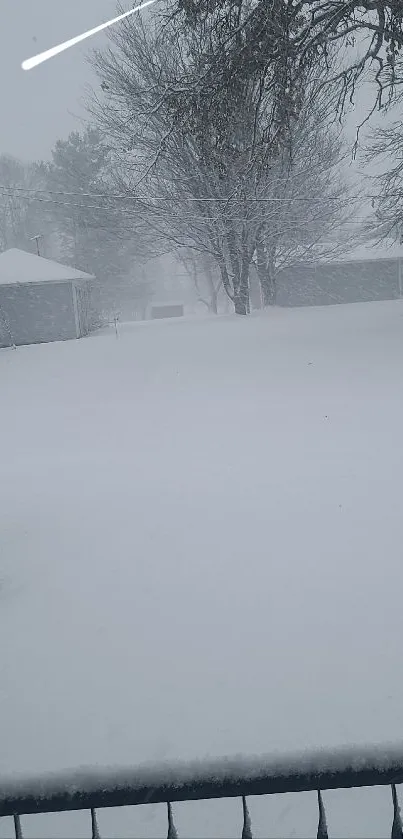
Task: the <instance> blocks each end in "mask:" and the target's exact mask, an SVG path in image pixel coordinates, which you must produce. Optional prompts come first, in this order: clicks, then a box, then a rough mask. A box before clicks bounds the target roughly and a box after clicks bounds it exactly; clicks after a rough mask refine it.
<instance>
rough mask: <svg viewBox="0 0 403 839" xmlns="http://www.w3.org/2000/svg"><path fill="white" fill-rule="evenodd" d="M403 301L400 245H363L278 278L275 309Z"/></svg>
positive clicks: (402, 247) (286, 271)
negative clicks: (280, 307)
mask: <svg viewBox="0 0 403 839" xmlns="http://www.w3.org/2000/svg"><path fill="white" fill-rule="evenodd" d="M399 297H403V245H399V244H396V243H392V242H384V243H383V244H370V243H369V244H363V245H360V246H359V247H357V248H355V249H354V250H351V251H350V252H346V253H345V254H343V255H342V256H340V255H338V256H337V257H334V258H332V257H328V258H326V259H325V258H323V259H318V260H317V261H312V262H310V263H304V262H300V263H298V264H296V265H294V266H292V267H288V268H284V269H282V270H280V271H279V272H278V275H277V305H278V306H325V305H328V304H332V303H333V304H334V303H361V302H362V303H364V302H371V301H373V300H395V299H398V298H399Z"/></svg>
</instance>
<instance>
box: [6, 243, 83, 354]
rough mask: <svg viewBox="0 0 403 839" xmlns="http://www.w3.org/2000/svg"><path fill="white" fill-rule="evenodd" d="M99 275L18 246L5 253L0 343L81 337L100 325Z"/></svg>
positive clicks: (42, 341) (8, 343)
mask: <svg viewBox="0 0 403 839" xmlns="http://www.w3.org/2000/svg"><path fill="white" fill-rule="evenodd" d="M94 279H95V278H94V277H93V276H92V275H91V274H86V273H85V272H84V271H77V270H76V269H75V268H70V267H68V266H66V265H61V264H60V263H59V262H54V261H53V260H50V259H44V258H43V257H41V256H36V255H35V254H32V253H27V252H26V251H22V250H19V249H18V248H12V249H10V250H7V251H4V252H3V253H1V254H0V346H2V347H4V346H9V345H10V344H15V345H19V344H38V343H45V342H48V341H66V340H68V339H71V338H81V337H82V336H83V335H87V334H88V332H90V331H91V329H92V328H93V327H94V324H95V321H96V318H95V313H94V304H93V300H92V293H91V292H92V285H93V281H94Z"/></svg>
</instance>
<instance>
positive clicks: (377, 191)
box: [364, 119, 403, 243]
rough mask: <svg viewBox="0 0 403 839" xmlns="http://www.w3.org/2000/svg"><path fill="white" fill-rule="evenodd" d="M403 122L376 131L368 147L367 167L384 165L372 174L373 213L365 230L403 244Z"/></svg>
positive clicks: (370, 178)
mask: <svg viewBox="0 0 403 839" xmlns="http://www.w3.org/2000/svg"><path fill="white" fill-rule="evenodd" d="M402 150H403V125H402V121H401V119H397V120H395V121H394V122H393V123H391V124H390V125H388V126H387V127H386V128H378V129H376V130H374V131H373V132H372V135H371V136H370V139H369V142H368V146H367V148H366V150H365V155H364V160H365V162H366V163H367V168H368V169H369V170H370V169H371V164H374V163H375V164H377V165H380V166H381V167H382V170H381V172H380V174H378V175H373V176H368V175H367V178H368V181H369V182H370V183H371V192H372V194H373V196H374V198H373V199H372V211H373V212H372V215H371V216H370V217H369V219H368V222H367V223H366V225H365V227H364V233H365V234H366V235H367V237H368V236H370V237H371V238H372V239H373V238H376V239H378V241H379V240H381V239H392V240H395V241H396V240H397V241H399V242H401V243H403V156H402Z"/></svg>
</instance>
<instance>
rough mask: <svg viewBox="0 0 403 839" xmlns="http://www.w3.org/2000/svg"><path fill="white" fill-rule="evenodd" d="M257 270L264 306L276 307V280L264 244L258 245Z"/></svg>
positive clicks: (258, 243) (259, 243)
mask: <svg viewBox="0 0 403 839" xmlns="http://www.w3.org/2000/svg"><path fill="white" fill-rule="evenodd" d="M256 268H257V273H258V277H259V283H260V289H261V292H262V302H263V306H264V307H266V306H275V305H276V297H277V287H276V278H275V275H274V270H273V266H272V265H271V264H270V260H269V258H268V255H267V252H266V248H265V246H264V244H263V242H261V241H259V242H257V244H256Z"/></svg>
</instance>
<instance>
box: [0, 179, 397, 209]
mask: <svg viewBox="0 0 403 839" xmlns="http://www.w3.org/2000/svg"><path fill="white" fill-rule="evenodd" d="M0 189H2V190H7V191H8V192H16V193H20V192H24V193H28V196H21V198H27V199H28V198H29V195H31V194H32V195H33V194H34V193H35V194H39V195H58V196H67V197H69V198H97V199H104V200H105V201H108V200H114V201H115V200H116V201H151V200H152V201H175V202H177V201H178V199H176V198H175V197H174V196H166V195H153V196H147V197H144V196H137V195H120V194H115V193H110V194H108V195H105V194H103V193H101V192H65V191H62V190H60V191H55V190H51V189H28V188H26V187H17V186H7V185H6V184H0ZM402 196H403V192H395V193H389V194H388V198H401V197H402ZM38 200H40V199H38ZM181 200H182V201H194V202H198V203H199V202H200V203H201V202H219V201H221V202H227V201H229V200H232V201H238V202H241V203H242V202H243V201H244V200H247V201H255V202H257V203H259V202H274V203H276V202H278V201H288V202H292V201H308V202H309V201H312V202H319V203H320V202H326V201H340V200H341V199H340V198H339V197H338V196H328V197H324V198H313V197H312V196H295V197H290V198H286V197H278V198H274V197H258V196H250V197H248V198H246V199H243V198H231V197H230V196H228V197H226V198H224V197H223V198H193V197H190V196H189V197H188V198H183V199H181ZM342 200H343V201H359V200H368V201H377V200H378V201H379V200H382V199H381V198H380V196H379V195H372V194H365V193H364V194H361V195H360V194H358V195H350V196H348V197H345V198H343V199H342ZM100 209H101V208H100ZM102 209H104V208H102Z"/></svg>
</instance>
